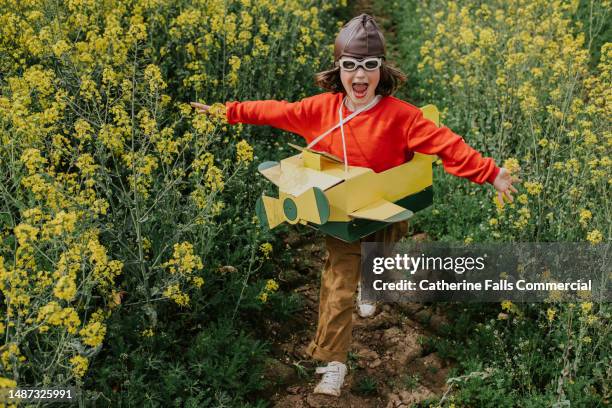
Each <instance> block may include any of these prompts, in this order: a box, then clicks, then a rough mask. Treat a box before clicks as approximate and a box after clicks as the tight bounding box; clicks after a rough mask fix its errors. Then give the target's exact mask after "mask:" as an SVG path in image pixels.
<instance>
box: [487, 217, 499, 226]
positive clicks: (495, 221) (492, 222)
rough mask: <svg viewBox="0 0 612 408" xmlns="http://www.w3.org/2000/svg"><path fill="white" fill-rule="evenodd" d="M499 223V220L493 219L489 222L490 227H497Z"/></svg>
mask: <svg viewBox="0 0 612 408" xmlns="http://www.w3.org/2000/svg"><path fill="white" fill-rule="evenodd" d="M498 223H499V222H498V221H497V218H491V219H490V220H489V225H497V224H498Z"/></svg>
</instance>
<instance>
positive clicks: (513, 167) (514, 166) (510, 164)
mask: <svg viewBox="0 0 612 408" xmlns="http://www.w3.org/2000/svg"><path fill="white" fill-rule="evenodd" d="M504 167H505V168H506V169H507V170H508V171H509V172H510V173H512V174H516V173H518V172H519V171H520V170H521V166H520V165H519V162H518V160H517V159H515V158H513V157H511V158H509V159H506V161H504Z"/></svg>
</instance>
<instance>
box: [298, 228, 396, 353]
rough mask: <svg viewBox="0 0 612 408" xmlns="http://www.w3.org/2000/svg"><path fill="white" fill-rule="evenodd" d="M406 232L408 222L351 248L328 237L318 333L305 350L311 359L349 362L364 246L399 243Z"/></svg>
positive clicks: (363, 239) (320, 295) (370, 236)
mask: <svg viewBox="0 0 612 408" xmlns="http://www.w3.org/2000/svg"><path fill="white" fill-rule="evenodd" d="M407 231H408V222H407V221H403V222H399V223H395V224H392V225H390V226H388V227H386V228H385V229H383V230H381V231H378V232H376V233H374V234H371V235H368V236H367V237H365V238H362V239H361V241H357V242H354V243H352V244H348V243H346V242H344V241H341V240H339V239H336V238H333V237H330V236H326V237H325V243H326V246H327V251H328V253H329V257H328V258H327V261H326V262H325V268H324V270H323V273H322V275H321V291H320V294H319V322H318V325H317V332H316V334H315V337H314V339H313V340H312V341H311V342H310V344H309V345H308V347H307V349H306V353H307V354H308V355H309V356H310V357H312V358H314V359H316V360H321V361H340V362H343V363H345V362H346V359H347V355H348V351H349V348H350V346H351V339H352V331H353V308H354V307H355V299H354V295H355V292H356V291H357V285H358V283H359V280H360V279H361V242H363V241H367V242H386V243H391V242H397V241H399V240H400V239H401V238H402V237H403V236H404V235H406V232H407Z"/></svg>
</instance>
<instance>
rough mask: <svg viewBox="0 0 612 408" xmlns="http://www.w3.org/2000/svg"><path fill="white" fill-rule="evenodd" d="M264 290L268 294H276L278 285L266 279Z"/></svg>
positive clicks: (272, 280)
mask: <svg viewBox="0 0 612 408" xmlns="http://www.w3.org/2000/svg"><path fill="white" fill-rule="evenodd" d="M265 290H266V291H268V292H276V291H277V290H278V283H276V281H275V280H274V279H268V281H267V282H266V288H265Z"/></svg>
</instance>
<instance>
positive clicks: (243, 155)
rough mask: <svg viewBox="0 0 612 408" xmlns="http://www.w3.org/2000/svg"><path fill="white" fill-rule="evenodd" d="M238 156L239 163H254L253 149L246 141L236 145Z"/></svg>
mask: <svg viewBox="0 0 612 408" xmlns="http://www.w3.org/2000/svg"><path fill="white" fill-rule="evenodd" d="M236 156H237V159H238V163H249V162H252V161H253V148H252V147H251V145H249V143H248V142H247V141H246V140H241V141H240V142H238V143H237V144H236Z"/></svg>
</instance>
